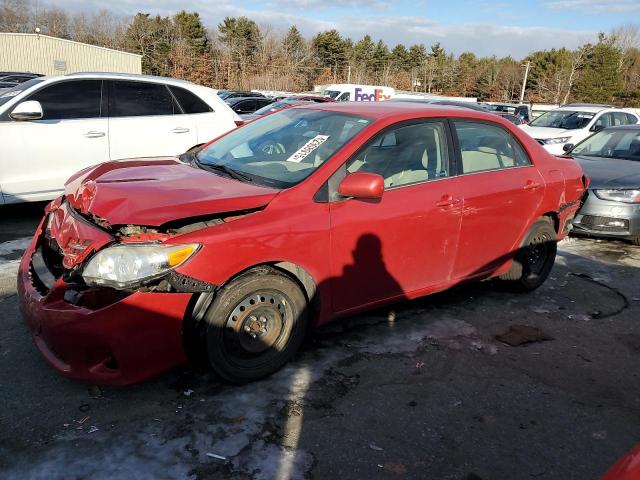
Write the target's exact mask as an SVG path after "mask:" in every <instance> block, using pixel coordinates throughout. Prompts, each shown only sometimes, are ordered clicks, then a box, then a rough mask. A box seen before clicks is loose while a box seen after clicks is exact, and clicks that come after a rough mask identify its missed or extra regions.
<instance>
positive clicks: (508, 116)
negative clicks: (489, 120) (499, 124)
mask: <svg viewBox="0 0 640 480" xmlns="http://www.w3.org/2000/svg"><path fill="white" fill-rule="evenodd" d="M493 113H495V114H496V115H499V116H501V117H502V118H504V119H505V120H507V121H508V122H511V123H513V124H514V125H522V124H524V123H526V122H525V121H524V120H523V119H522V117H519V116H518V115H515V114H513V113H505V112H493Z"/></svg>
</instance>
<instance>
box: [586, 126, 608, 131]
mask: <svg viewBox="0 0 640 480" xmlns="http://www.w3.org/2000/svg"><path fill="white" fill-rule="evenodd" d="M603 128H604V127H603V126H602V125H594V126H593V127H591V128H590V129H589V131H591V132H599V131H600V130H602V129H603Z"/></svg>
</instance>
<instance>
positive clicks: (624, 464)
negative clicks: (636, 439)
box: [602, 444, 640, 480]
mask: <svg viewBox="0 0 640 480" xmlns="http://www.w3.org/2000/svg"><path fill="white" fill-rule="evenodd" d="M638 479H640V444H639V445H636V446H635V447H634V448H632V449H631V451H629V452H628V453H627V454H626V455H624V456H623V457H622V458H621V459H620V460H618V461H617V462H616V463H615V465H613V467H611V468H610V469H609V470H607V473H605V474H604V476H603V477H602V480H638Z"/></svg>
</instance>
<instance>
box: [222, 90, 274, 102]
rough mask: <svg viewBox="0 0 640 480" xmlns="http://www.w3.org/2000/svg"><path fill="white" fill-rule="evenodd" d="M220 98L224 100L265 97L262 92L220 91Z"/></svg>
mask: <svg viewBox="0 0 640 480" xmlns="http://www.w3.org/2000/svg"><path fill="white" fill-rule="evenodd" d="M218 96H219V97H220V98H221V99H222V100H228V99H230V98H238V97H264V95H263V94H261V93H260V92H243V91H237V90H218Z"/></svg>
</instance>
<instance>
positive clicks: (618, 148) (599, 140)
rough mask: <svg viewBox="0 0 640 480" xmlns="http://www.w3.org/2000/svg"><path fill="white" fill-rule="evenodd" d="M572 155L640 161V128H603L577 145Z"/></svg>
mask: <svg viewBox="0 0 640 480" xmlns="http://www.w3.org/2000/svg"><path fill="white" fill-rule="evenodd" d="M571 155H580V156H583V157H605V158H621V159H625V160H636V161H640V130H602V131H601V132H598V133H596V134H595V135H592V136H591V137H589V138H587V139H586V140H584V141H582V142H580V143H579V144H578V145H576V146H575V147H574V148H573V150H571Z"/></svg>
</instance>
